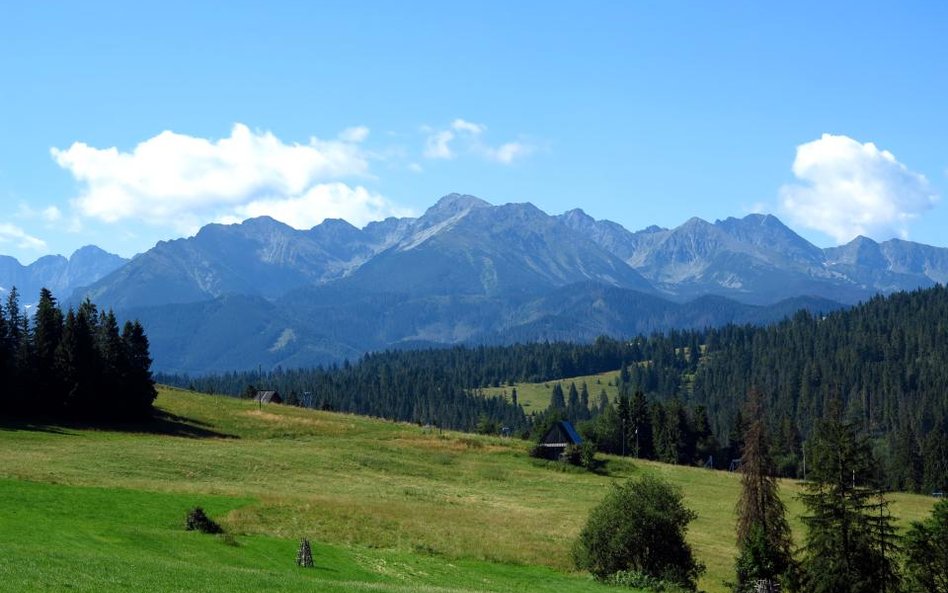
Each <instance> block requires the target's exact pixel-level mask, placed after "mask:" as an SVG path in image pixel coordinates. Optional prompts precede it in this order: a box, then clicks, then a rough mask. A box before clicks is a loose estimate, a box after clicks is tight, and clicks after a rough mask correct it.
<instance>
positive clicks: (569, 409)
mask: <svg viewBox="0 0 948 593" xmlns="http://www.w3.org/2000/svg"><path fill="white" fill-rule="evenodd" d="M568 397H569V399H567V400H566V417H567V418H569V420H570V422H577V421H579V420H582V415H581V412H580V409H579V391H577V390H576V383H572V382H571V383H570V384H569V396H568Z"/></svg>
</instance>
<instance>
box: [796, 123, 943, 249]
mask: <svg viewBox="0 0 948 593" xmlns="http://www.w3.org/2000/svg"><path fill="white" fill-rule="evenodd" d="M793 174H794V175H795V176H796V177H797V179H798V180H799V183H794V184H790V185H785V186H783V187H782V188H781V189H780V203H781V207H782V208H783V210H784V211H785V212H786V213H787V214H788V216H789V217H790V219H791V220H792V221H793V222H795V223H796V224H799V225H802V226H806V227H809V228H812V229H816V230H819V231H822V232H824V233H826V234H827V235H829V236H831V237H833V238H834V239H835V240H836V241H838V242H840V243H843V242H846V241H849V240H851V239H853V238H854V237H855V236H857V235H865V236H870V237H874V238H878V239H887V238H891V237H892V236H895V235H897V236H900V237H903V238H906V237H908V225H909V223H910V222H911V221H912V220H913V219H915V218H917V217H918V216H919V215H921V214H922V213H924V212H925V211H927V210H929V209H930V208H932V207H933V206H934V204H935V203H936V202H937V200H938V196H936V195H935V193H934V191H933V190H932V188H931V186H930V184H929V183H928V180H927V179H926V178H925V176H924V175H921V174H919V173H915V172H913V171H910V170H909V169H908V168H907V167H906V166H905V165H903V164H902V163H900V162H899V161H898V160H896V158H895V156H894V155H893V154H892V153H891V152H889V151H887V150H879V149H878V148H877V147H876V145H875V144H873V143H871V142H867V143H865V144H863V143H861V142H858V141H857V140H854V139H852V138H849V137H848V136H834V135H831V134H823V136H822V137H821V138H820V139H819V140H814V141H812V142H808V143H806V144H801V145H800V146H798V147H797V154H796V158H795V159H794V161H793Z"/></svg>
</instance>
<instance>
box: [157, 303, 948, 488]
mask: <svg viewBox="0 0 948 593" xmlns="http://www.w3.org/2000/svg"><path fill="white" fill-rule="evenodd" d="M618 368H621V369H623V371H622V373H621V385H620V393H622V395H623V397H621V398H620V400H619V401H618V402H616V403H614V404H610V403H607V402H603V401H602V400H601V397H600V396H599V394H598V393H589V392H588V387H586V386H581V385H578V386H575V387H576V388H575V389H570V392H571V393H570V394H569V395H567V394H562V393H561V394H559V398H558V397H557V394H554V400H555V401H554V406H553V407H554V408H557V409H556V410H551V411H548V412H546V413H543V414H538V415H535V416H533V417H527V416H526V415H525V414H524V413H523V411H522V409H521V408H520V407H519V406H517V405H516V404H515V402H509V401H505V400H503V399H500V398H494V399H491V398H483V397H480V396H478V395H477V389H478V388H480V387H485V386H497V385H502V384H512V383H514V382H539V381H547V380H553V379H562V378H566V377H572V376H578V375H587V374H594V373H600V372H603V371H607V370H615V369H618ZM159 380H160V381H162V382H167V383H170V384H173V385H178V386H183V387H191V388H194V389H197V390H200V391H205V392H216V393H227V394H231V395H239V394H240V393H241V392H244V391H245V390H246V389H247V388H248V386H251V385H253V386H257V387H260V388H263V387H266V388H268V389H279V390H280V391H281V392H282V393H284V395H287V394H289V395H290V398H291V400H292V402H293V403H297V404H301V405H309V406H311V407H321V408H325V409H332V410H338V411H345V412H353V413H359V414H367V415H371V416H378V417H383V418H389V419H394V420H403V421H411V422H419V423H432V424H436V425H439V426H443V427H446V428H447V427H450V428H457V429H462V430H473V429H475V428H478V427H480V428H482V429H483V428H484V427H485V426H487V427H500V426H508V427H511V428H512V429H514V430H516V431H518V432H520V433H522V434H528V433H529V429H530V427H531V426H534V427H536V426H539V425H541V424H544V423H546V422H548V421H549V420H550V418H551V415H553V414H555V415H557V417H566V418H569V419H571V420H573V421H574V422H575V423H577V424H579V425H580V426H581V430H582V431H583V433H584V434H585V435H586V436H587V437H588V438H591V439H592V440H594V441H596V442H597V444H598V446H599V448H600V449H601V450H605V451H611V452H616V453H620V454H621V453H623V452H624V453H625V454H628V455H636V454H637V455H639V456H642V457H652V458H656V459H662V460H665V461H669V462H675V463H697V464H706V463H708V460H709V458H713V460H712V464H713V466H714V467H718V468H728V467H729V466H730V465H731V464H732V462H733V461H734V460H735V459H736V458H738V457H739V454H738V452H739V451H740V445H741V443H740V435H741V434H742V433H743V428H744V425H743V420H742V419H741V417H740V406H741V402H742V401H743V399H744V396H745V395H746V394H747V393H748V392H749V391H750V390H751V389H757V390H759V391H760V392H761V393H762V395H763V403H764V407H765V409H766V410H767V421H768V424H769V425H770V428H771V430H770V432H771V434H773V435H774V440H775V442H774V453H775V457H776V459H777V464H778V469H779V471H780V473H781V474H782V475H786V476H802V471H803V457H804V452H805V449H806V442H807V440H808V439H809V438H810V437H811V434H810V433H811V431H812V430H813V428H814V426H815V424H816V422H817V421H818V420H819V419H820V418H821V417H822V416H823V414H824V412H825V409H826V406H827V405H828V402H830V401H831V400H834V399H839V400H840V402H842V405H843V409H844V414H845V417H846V418H847V420H848V421H851V422H853V424H854V425H855V426H856V427H857V428H858V429H859V430H860V431H861V434H863V435H864V436H865V437H867V438H868V439H869V440H870V442H871V443H872V445H873V448H874V453H875V455H876V457H877V460H878V462H879V463H878V465H879V467H880V468H882V469H880V470H879V475H878V479H879V480H880V482H882V483H883V485H884V486H886V487H889V488H897V489H905V490H916V491H933V490H942V489H945V488H946V487H948V436H946V434H948V396H946V394H948V289H946V288H945V287H940V286H939V287H935V288H930V289H925V290H918V291H914V292H911V293H898V294H894V295H891V296H887V297H881V296H880V297H876V298H873V299H871V300H869V301H868V302H865V303H863V304H860V305H858V306H856V307H854V308H852V309H849V310H844V311H836V312H833V313H830V314H827V315H814V314H811V313H808V312H806V311H801V312H799V313H796V314H795V315H794V316H792V317H790V318H787V319H785V320H784V321H782V322H780V323H776V324H773V325H769V326H766V327H759V326H752V325H741V326H738V325H729V326H725V327H723V328H717V329H706V330H702V331H670V332H666V333H664V334H653V335H651V336H640V337H637V338H633V339H630V340H627V341H617V340H612V339H606V338H599V339H598V340H596V341H595V342H594V343H592V344H570V343H564V342H556V343H533V344H518V345H513V346H481V347H454V348H447V349H429V350H419V351H387V352H381V353H374V354H368V355H365V356H364V357H363V358H362V359H360V360H359V361H356V362H354V363H351V364H350V363H348V362H347V363H345V364H342V365H338V366H331V367H328V368H315V369H296V370H284V369H277V370H274V371H264V372H259V371H258V372H243V373H225V374H218V375H212V376H206V377H194V378H192V377H187V376H161V377H159ZM573 391H575V394H574V393H573ZM560 400H561V402H560ZM485 419H487V422H486V423H485ZM584 423H586V424H585V426H583V424H584ZM534 432H535V431H534Z"/></svg>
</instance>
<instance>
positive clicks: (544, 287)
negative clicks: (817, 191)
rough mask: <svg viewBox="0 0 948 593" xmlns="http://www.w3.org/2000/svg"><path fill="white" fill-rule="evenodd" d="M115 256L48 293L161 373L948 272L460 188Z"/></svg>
mask: <svg viewBox="0 0 948 593" xmlns="http://www.w3.org/2000/svg"><path fill="white" fill-rule="evenodd" d="M86 249H89V248H86ZM82 251H84V250H80V252H82ZM80 252H77V255H78V254H79V253H80ZM116 257H117V256H111V259H108V261H107V262H106V259H105V258H101V262H100V263H99V264H98V265H96V266H89V267H88V268H80V267H79V266H78V263H77V265H76V266H74V270H79V269H87V270H88V271H87V272H85V277H84V279H85V282H77V280H76V278H77V273H76V272H75V271H73V272H69V273H66V272H59V275H58V276H55V277H54V276H52V275H51V276H50V278H51V279H53V278H55V279H56V281H57V282H59V283H60V284H58V285H54V284H52V280H50V281H49V282H47V283H46V284H45V285H47V286H50V287H51V288H53V290H54V292H55V293H56V294H58V295H61V296H63V295H67V294H69V290H70V289H71V288H73V287H75V286H77V285H86V286H85V287H84V288H82V289H80V290H76V292H75V293H74V294H73V297H72V301H73V302H75V301H78V300H79V299H81V298H84V297H86V296H88V297H90V298H91V299H92V300H93V301H95V302H96V303H98V304H100V305H103V306H110V307H114V308H115V309H116V310H117V311H119V312H120V313H122V314H123V315H126V316H137V317H139V318H141V319H142V321H143V323H145V325H146V327H147V329H148V333H149V336H150V337H151V340H152V350H153V353H154V355H155V359H156V364H155V366H156V368H157V369H159V370H172V371H184V372H192V373H201V372H206V371H210V370H218V371H220V370H228V369H239V368H255V367H257V366H264V367H270V366H275V365H283V366H300V365H310V364H316V363H325V362H330V361H339V360H342V359H343V358H354V357H356V356H358V355H359V354H361V353H362V352H365V351H368V350H377V349H382V348H390V347H411V346H419V345H437V344H454V343H472V342H473V343H477V342H491V343H496V342H507V341H514V340H536V339H571V340H585V339H592V338H594V337H595V336H597V335H600V334H610V335H614V336H625V335H631V334H635V333H640V332H650V331H654V330H661V329H669V328H676V327H677V328H683V327H701V326H705V325H719V324H723V323H727V322H731V321H734V322H741V323H744V322H750V323H759V322H766V321H770V320H774V319H779V318H781V317H783V316H785V315H787V314H790V313H792V312H793V311H795V310H796V309H799V308H809V309H813V310H822V311H827V310H829V309H833V308H837V307H839V306H840V304H850V303H855V302H857V301H859V300H861V299H865V298H867V297H869V296H871V295H874V294H877V293H879V292H883V293H887V292H892V291H896V290H903V289H914V288H919V287H927V286H932V285H933V284H935V283H944V282H945V281H946V279H948V249H944V248H937V247H930V246H926V245H920V244H917V243H911V242H908V241H900V240H891V241H886V242H884V243H876V242H875V241H872V240H870V239H866V238H863V237H860V238H857V239H855V240H854V241H852V242H851V243H849V244H847V245H843V246H840V247H835V248H831V249H820V248H818V247H816V246H814V245H812V244H810V243H809V242H807V241H806V240H804V239H803V238H801V237H800V236H799V235H797V234H796V233H794V232H793V231H792V230H790V229H789V228H787V227H786V226H785V225H783V224H782V223H781V222H780V221H779V220H778V219H777V218H775V217H773V216H770V215H757V214H753V215H749V216H746V217H744V218H742V219H737V218H728V219H726V220H723V221H717V222H715V223H709V222H706V221H703V220H700V219H697V218H693V219H691V220H689V221H687V222H686V223H684V224H683V225H681V226H679V227H677V228H674V229H664V228H659V227H654V226H653V227H649V228H646V229H644V230H641V231H638V232H630V231H628V230H626V229H625V228H623V227H622V226H620V225H618V224H616V223H613V222H609V221H597V220H594V219H593V218H591V217H589V216H587V215H586V214H585V213H583V212H582V210H571V211H569V212H566V213H565V214H562V215H559V216H550V215H547V214H546V213H544V212H543V211H541V210H539V209H538V208H536V207H535V206H533V205H532V204H505V205H500V206H493V205H491V204H489V203H487V202H485V201H483V200H480V199H478V198H475V197H473V196H464V195H458V194H451V195H448V196H445V197H444V198H442V199H441V200H440V201H438V203H437V204H435V205H434V206H432V207H431V208H429V209H428V211H427V212H425V213H424V215H422V216H420V217H419V218H415V219H412V218H402V219H395V218H390V219H387V220H384V221H380V222H374V223H370V224H369V225H367V226H366V227H365V228H364V229H358V228H356V227H354V226H352V225H350V224H349V223H347V222H345V221H342V220H327V221H325V222H323V223H322V224H320V225H318V226H316V227H314V228H312V229H310V230H305V231H303V230H296V229H293V228H291V227H289V226H287V225H285V224H282V223H280V222H277V221H275V220H273V219H271V218H267V217H262V218H256V219H251V220H247V221H245V222H243V223H241V224H236V225H219V224H211V225H208V226H206V227H204V228H203V229H201V231H200V232H199V233H198V234H197V235H195V236H194V237H190V238H186V239H177V240H174V241H167V242H160V243H159V244H158V245H156V246H155V247H154V248H153V249H151V250H149V251H147V252H145V253H143V254H140V255H138V256H136V257H135V258H133V259H132V260H131V261H128V262H127V263H126V262H124V261H117V260H116V259H115V258H116ZM73 258H74V259H75V258H76V255H74V257H73ZM9 259H10V258H6V259H3V260H0V286H5V287H6V286H9V285H11V284H16V285H17V286H18V287H20V288H21V290H22V291H23V292H24V293H27V294H32V293H33V292H36V291H38V287H37V285H36V282H39V283H40V284H42V283H43V282H46V280H44V278H43V276H42V274H41V273H39V270H40V269H45V268H43V267H42V266H40V268H37V270H36V271H35V272H34V273H33V275H31V276H29V278H30V279H31V280H30V281H31V282H32V283H33V284H25V283H21V282H14V280H15V279H17V278H25V277H26V276H23V272H22V271H20V272H19V273H20V274H21V275H20V276H14V275H12V274H7V275H5V274H6V268H4V267H2V266H3V265H4V264H6V265H7V266H8V267H10V264H9V262H8V261H7V260H9ZM43 259H47V258H43ZM43 259H41V260H40V261H38V262H36V264H33V266H36V265H37V264H39V263H40V262H41V261H43ZM60 259H62V260H64V258H60ZM79 259H80V261H83V258H79ZM119 259H120V258H119ZM56 261H59V260H56ZM97 261H98V260H97ZM13 262H14V263H15V260H13ZM69 263H70V264H71V260H70V261H69ZM17 265H19V264H17ZM33 266H31V268H32V267H33ZM109 266H113V267H112V268H111V269H108V268H109ZM21 268H22V266H21ZM63 278H68V279H69V282H66V281H65V280H63ZM70 282H71V284H70ZM27 286H28V287H29V288H34V287H35V290H33V291H30V290H27ZM57 286H61V287H62V288H60V289H59V290H57Z"/></svg>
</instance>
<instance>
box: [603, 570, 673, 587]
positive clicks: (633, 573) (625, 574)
mask: <svg viewBox="0 0 948 593" xmlns="http://www.w3.org/2000/svg"><path fill="white" fill-rule="evenodd" d="M605 582H606V583H607V584H609V585H614V586H617V587H628V588H630V589H641V590H643V591H651V592H652V593H685V592H686V591H687V589H684V588H682V587H681V586H680V585H676V584H675V583H669V582H667V581H663V580H661V579H656V578H655V577H651V576H649V575H647V574H645V573H642V572H639V571H637V570H620V571H619V572H617V573H614V574H612V575H610V576H609V578H607V579H606V580H605Z"/></svg>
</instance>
